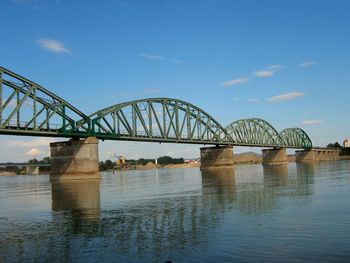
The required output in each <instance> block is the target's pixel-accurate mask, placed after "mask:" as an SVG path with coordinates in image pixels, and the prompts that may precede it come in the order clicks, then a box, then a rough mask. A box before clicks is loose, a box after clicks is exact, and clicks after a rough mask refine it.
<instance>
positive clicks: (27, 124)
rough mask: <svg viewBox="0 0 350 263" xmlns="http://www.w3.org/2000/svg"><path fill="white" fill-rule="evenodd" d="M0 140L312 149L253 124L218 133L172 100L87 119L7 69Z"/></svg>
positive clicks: (215, 125) (210, 121)
mask: <svg viewBox="0 0 350 263" xmlns="http://www.w3.org/2000/svg"><path fill="white" fill-rule="evenodd" d="M0 134H7V135H28V136H49V137H68V138H86V137H90V136H94V137H97V138H98V139H102V140H126V141H146V142H171V143H195V144H209V145H210V144H212V145H233V146H251V147H276V148H283V147H285V148H300V149H302V148H304V149H307V148H312V142H311V140H310V138H309V136H308V135H307V134H306V133H305V131H303V130H302V129H300V128H287V129H285V130H283V131H281V132H278V131H277V130H276V129H275V128H274V127H273V126H272V125H271V124H270V123H268V122H267V121H265V120H262V119H258V118H253V119H243V120H238V121H234V122H232V123H231V124H230V125H228V126H226V127H224V126H222V125H221V124H220V123H219V122H218V121H216V120H215V119H214V118H213V117H212V116H211V115H210V114H208V113H207V112H205V111H204V110H203V109H201V108H199V107H197V106H195V105H193V104H191V103H188V102H185V101H182V100H178V99H171V98H148V99H141V100H135V101H129V102H124V103H119V104H116V105H113V106H110V107H107V108H105V109H102V110H99V111H97V112H95V113H93V114H91V115H85V114H84V113H83V112H81V111H80V110H78V109H77V108H75V107H74V106H73V105H71V104H69V103H68V102H67V101H65V100H64V99H62V98H60V97H59V96H57V95H55V94H54V93H52V92H50V91H49V90H47V89H45V88H44V87H42V86H40V85H39V84H37V83H35V82H33V81H30V80H28V79H26V78H24V77H22V76H20V75H18V74H16V73H14V72H11V71H10V70H8V69H5V68H3V67H0Z"/></svg>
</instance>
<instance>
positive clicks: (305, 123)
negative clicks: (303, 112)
mask: <svg viewBox="0 0 350 263" xmlns="http://www.w3.org/2000/svg"><path fill="white" fill-rule="evenodd" d="M321 123H323V121H322V120H304V121H302V122H301V124H302V125H317V124H321Z"/></svg>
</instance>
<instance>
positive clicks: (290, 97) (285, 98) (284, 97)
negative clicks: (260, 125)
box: [267, 91, 305, 102]
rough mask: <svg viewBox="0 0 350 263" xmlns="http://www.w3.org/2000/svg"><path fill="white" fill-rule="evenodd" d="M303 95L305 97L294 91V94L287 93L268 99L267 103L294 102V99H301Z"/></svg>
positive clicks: (302, 93) (301, 93)
mask: <svg viewBox="0 0 350 263" xmlns="http://www.w3.org/2000/svg"><path fill="white" fill-rule="evenodd" d="M304 95H305V93H304V92H297V91H295V92H289V93H284V94H280V95H276V96H273V97H270V98H268V99H267V101H269V102H282V101H288V100H294V99H297V98H299V97H302V96H304Z"/></svg>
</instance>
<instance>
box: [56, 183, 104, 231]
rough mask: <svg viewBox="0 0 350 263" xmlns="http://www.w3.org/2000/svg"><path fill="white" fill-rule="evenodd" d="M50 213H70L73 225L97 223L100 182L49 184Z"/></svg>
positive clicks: (99, 210)
mask: <svg viewBox="0 0 350 263" xmlns="http://www.w3.org/2000/svg"><path fill="white" fill-rule="evenodd" d="M51 196H52V211H53V212H59V211H63V212H65V213H70V214H71V216H72V221H73V223H74V225H76V226H79V225H80V223H81V222H91V223H92V222H98V220H99V218H100V212H101V209H100V180H81V181H79V180H70V181H67V180H62V181H52V182H51Z"/></svg>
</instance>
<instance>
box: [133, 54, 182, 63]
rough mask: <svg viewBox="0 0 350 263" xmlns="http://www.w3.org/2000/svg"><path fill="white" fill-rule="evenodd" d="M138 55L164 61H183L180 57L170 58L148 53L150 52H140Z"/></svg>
mask: <svg viewBox="0 0 350 263" xmlns="http://www.w3.org/2000/svg"><path fill="white" fill-rule="evenodd" d="M137 56H139V57H142V58H145V59H149V60H162V61H167V62H172V63H181V62H182V61H181V60H178V59H168V58H166V57H163V56H159V55H154V54H148V53H141V54H138V55H137Z"/></svg>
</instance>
